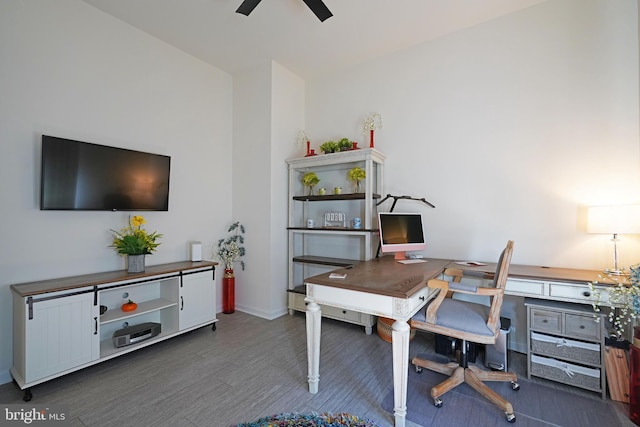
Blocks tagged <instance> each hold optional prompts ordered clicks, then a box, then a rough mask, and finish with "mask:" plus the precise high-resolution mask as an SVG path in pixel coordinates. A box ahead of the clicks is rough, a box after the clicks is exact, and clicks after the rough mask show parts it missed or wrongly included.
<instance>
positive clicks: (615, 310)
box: [589, 264, 640, 340]
mask: <svg viewBox="0 0 640 427" xmlns="http://www.w3.org/2000/svg"><path fill="white" fill-rule="evenodd" d="M598 278H599V279H604V278H605V277H603V276H598ZM606 279H609V280H613V281H614V282H615V284H613V285H610V286H604V285H602V284H600V286H596V285H597V284H598V281H594V282H591V283H589V287H590V288H591V293H592V295H593V296H594V297H595V301H594V302H593V309H594V311H595V312H596V313H599V312H600V303H601V301H602V293H603V292H605V293H606V295H608V300H609V304H611V306H612V310H611V312H610V313H609V321H610V322H611V323H612V324H613V327H614V329H615V331H614V334H615V335H616V337H617V338H618V339H619V340H622V339H623V338H624V332H625V326H627V325H629V324H633V322H634V320H635V319H637V318H638V317H639V316H640V264H636V265H632V266H631V267H629V275H628V276H613V275H607V276H606ZM621 279H622V280H621Z"/></svg>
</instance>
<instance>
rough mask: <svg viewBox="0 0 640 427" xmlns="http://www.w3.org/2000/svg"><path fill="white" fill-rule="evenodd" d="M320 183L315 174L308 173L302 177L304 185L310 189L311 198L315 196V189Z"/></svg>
mask: <svg viewBox="0 0 640 427" xmlns="http://www.w3.org/2000/svg"><path fill="white" fill-rule="evenodd" d="M319 182H320V178H318V175H316V173H315V172H307V173H305V174H304V175H303V176H302V184H303V185H304V186H305V187H308V188H309V194H308V195H309V196H312V195H313V187H315V186H316V185H317V184H318V183H319Z"/></svg>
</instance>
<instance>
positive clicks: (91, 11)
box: [0, 0, 232, 383]
mask: <svg viewBox="0 0 640 427" xmlns="http://www.w3.org/2000/svg"><path fill="white" fill-rule="evenodd" d="M0 70H1V72H0V75H1V76H2V78H0V93H2V96H1V97H0V182H1V184H0V199H1V200H2V202H1V203H0V224H2V226H1V227H0V241H1V242H2V244H1V245H0V342H1V343H2V344H1V345H0V383H2V382H5V381H9V380H10V378H9V375H8V369H9V368H10V367H11V364H12V345H11V342H12V320H11V319H12V317H11V313H12V308H11V292H10V290H9V285H10V284H14V283H22V282H28V281H33V280H40V279H51V278H55V277H63V276H70V275H77V274H85V273H93V272H99V271H108V270H117V269H123V268H124V262H125V261H124V259H123V258H120V257H119V256H118V255H117V254H116V253H115V251H114V250H113V249H111V248H108V245H109V244H110V243H111V237H110V234H109V231H108V230H109V229H111V228H115V229H118V228H120V227H122V226H124V225H125V224H126V221H127V218H128V215H129V214H128V213H126V212H118V213H111V212H60V211H40V210H39V207H38V194H39V193H38V192H39V161H40V160H39V159H40V137H41V135H42V134H50V135H55V136H60V137H65V138H71V139H78V140H81V141H89V142H94V143H101V144H105V145H112V146H118V147H126V148H131V149H136V150H142V151H149V152H154V153H160V154H165V155H169V156H171V161H172V164H171V169H172V170H171V182H170V201H169V211H168V212H150V213H143V215H144V216H145V217H146V219H147V221H148V227H147V228H148V229H149V230H157V231H159V232H161V233H163V234H164V238H163V239H162V244H161V245H160V247H159V248H158V251H157V252H156V254H154V255H152V256H148V257H147V262H148V264H160V263H164V262H173V261H179V260H185V259H187V258H188V245H187V242H188V241H190V240H201V241H202V242H203V243H204V245H205V256H208V255H209V251H208V249H207V248H208V247H209V246H210V245H211V244H212V243H213V242H214V241H215V240H216V239H217V238H218V237H219V234H220V231H221V230H223V229H224V227H226V225H227V223H228V221H229V220H230V218H231V206H230V203H229V201H230V200H231V188H230V186H229V185H228V183H229V182H230V181H231V132H232V129H231V105H232V102H231V101H232V99H231V93H232V92H231V91H232V85H231V76H230V75H228V74H226V73H224V72H222V71H220V70H218V69H216V68H214V67H212V66H210V65H208V64H205V63H203V62H201V61H199V60H197V59H195V58H193V57H191V56H188V55H186V54H184V53H182V52H180V51H178V50H176V49H174V48H172V47H170V46H168V45H166V44H165V43H163V42H160V41H158V40H157V39H154V38H151V37H150V36H148V35H146V34H144V33H142V32H140V31H138V30H136V29H134V28H132V27H130V26H128V25H126V24H124V23H123V22H121V21H118V20H116V19H114V18H113V17H110V16H108V15H106V14H104V13H102V12H100V11H98V10H97V9H95V8H93V7H91V6H89V5H87V4H86V3H84V2H81V1H76V0H57V1H55V2H51V1H48V0H30V1H11V2H2V3H1V4H0ZM217 276H218V277H219V276H220V275H217Z"/></svg>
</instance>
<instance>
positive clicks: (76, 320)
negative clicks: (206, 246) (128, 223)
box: [11, 261, 217, 401]
mask: <svg viewBox="0 0 640 427" xmlns="http://www.w3.org/2000/svg"><path fill="white" fill-rule="evenodd" d="M215 266H216V263H213V262H206V261H203V262H190V261H187V262H177V263H171V264H163V265H157V266H151V267H147V269H146V271H145V272H143V273H127V272H126V271H112V272H105V273H97V274H88V275H83V276H75V277H66V278H60V279H52V280H46V281H40V282H32V283H22V284H17V285H12V286H11V290H12V293H13V367H12V368H11V375H12V376H13V379H14V380H15V382H16V383H17V384H18V386H20V388H21V389H23V390H24V400H25V401H29V400H31V397H32V394H31V387H32V386H34V385H37V384H40V383H43V382H45V381H48V380H51V379H54V378H57V377H59V376H62V375H65V374H67V373H70V372H73V371H76V370H78V369H81V368H85V367H87V366H90V365H93V364H96V363H99V362H101V361H104V360H107V359H111V358H113V357H117V356H120V355H123V354H125V353H129V352H131V351H134V350H136V349H139V348H142V347H146V346H148V345H151V344H153V343H156V342H158V341H162V340H164V339H167V338H171V337H174V336H176V335H179V334H181V333H184V332H188V331H190V330H193V329H196V328H200V327H202V326H207V325H213V327H212V329H214V330H215V322H216V321H217V318H216V300H215V298H216V292H215V281H214V271H215ZM128 300H132V301H133V302H135V303H136V304H138V306H137V308H136V309H135V310H133V311H128V312H125V311H122V309H121V307H122V304H123V303H125V302H127V301H128ZM101 311H102V312H103V313H102V314H101ZM148 322H152V323H154V324H160V329H161V331H160V333H159V334H158V335H155V336H149V337H148V336H142V337H141V338H139V340H138V341H137V342H136V343H134V344H131V345H127V346H123V347H116V346H115V345H114V343H113V335H114V333H115V332H116V331H121V330H123V329H126V328H128V327H133V326H136V325H141V324H144V323H148Z"/></svg>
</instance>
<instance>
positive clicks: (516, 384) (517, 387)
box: [511, 381, 520, 391]
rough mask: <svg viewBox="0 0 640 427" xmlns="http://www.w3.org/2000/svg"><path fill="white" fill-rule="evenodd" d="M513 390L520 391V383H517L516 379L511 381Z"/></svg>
mask: <svg viewBox="0 0 640 427" xmlns="http://www.w3.org/2000/svg"><path fill="white" fill-rule="evenodd" d="M511 390H513V391H518V390H520V384H518V383H517V382H515V381H511Z"/></svg>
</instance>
